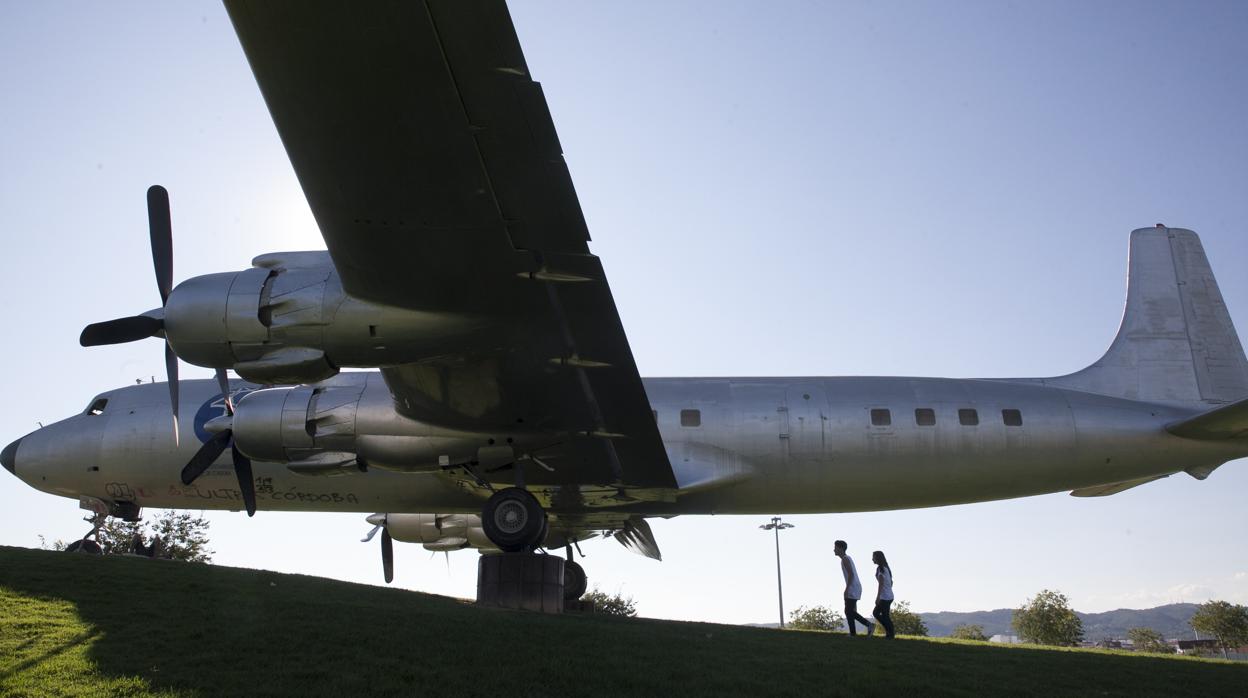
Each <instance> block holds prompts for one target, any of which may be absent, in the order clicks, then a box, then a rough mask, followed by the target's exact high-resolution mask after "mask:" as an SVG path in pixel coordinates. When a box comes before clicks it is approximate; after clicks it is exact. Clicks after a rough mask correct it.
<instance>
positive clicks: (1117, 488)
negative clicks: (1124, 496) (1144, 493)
mask: <svg viewBox="0 0 1248 698" xmlns="http://www.w3.org/2000/svg"><path fill="white" fill-rule="evenodd" d="M1166 477H1170V476H1169V475H1155V476H1153V477H1142V478H1140V479H1138V480H1124V481H1123V482H1110V483H1107V484H1104V485H1093V486H1092V487H1081V488H1079V489H1077V490H1073V491H1071V493H1070V496H1072V497H1108V496H1109V495H1111V494H1118V493H1119V492H1123V491H1125V490H1129V489H1131V488H1132V487H1139V486H1140V485H1147V484H1148V483H1150V482H1154V481H1156V480H1160V479H1162V478H1166Z"/></svg>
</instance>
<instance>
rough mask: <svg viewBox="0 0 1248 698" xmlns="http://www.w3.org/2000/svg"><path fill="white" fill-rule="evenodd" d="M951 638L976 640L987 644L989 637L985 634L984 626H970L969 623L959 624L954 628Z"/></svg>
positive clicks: (950, 634)
mask: <svg viewBox="0 0 1248 698" xmlns="http://www.w3.org/2000/svg"><path fill="white" fill-rule="evenodd" d="M949 637H952V638H954V639H955V640H975V641H978V642H987V641H988V636H987V635H985V634H984V626H982V625H969V624H967V623H959V624H958V625H957V626H955V627H954V628H953V632H951V633H949Z"/></svg>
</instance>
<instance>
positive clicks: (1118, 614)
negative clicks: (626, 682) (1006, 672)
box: [748, 603, 1196, 642]
mask: <svg viewBox="0 0 1248 698" xmlns="http://www.w3.org/2000/svg"><path fill="white" fill-rule="evenodd" d="M838 610H839V609H838ZM1195 612H1196V604H1194V603H1172V604H1166V605H1165V606H1158V607H1157V608H1142V609H1134V608H1120V609H1118V610H1116V611H1105V612H1104V613H1079V612H1078V611H1075V613H1076V614H1077V615H1078V616H1079V619H1080V620H1082V621H1083V639H1085V640H1090V641H1092V642H1096V641H1097V640H1106V639H1116V640H1122V639H1126V637H1127V631H1128V630H1130V629H1131V628H1152V629H1153V630H1156V631H1157V632H1159V633H1161V636H1162V637H1164V638H1166V639H1167V640H1172V639H1175V638H1182V639H1192V638H1195V635H1194V634H1193V633H1192V626H1191V625H1188V621H1190V620H1191V619H1192V614H1193V613H1195ZM919 615H920V616H922V618H923V622H924V623H926V624H927V631H928V634H929V635H931V636H932V637H945V636H948V635H949V634H950V633H952V632H953V629H954V627H956V626H958V625H961V624H963V623H965V624H967V625H982V626H984V634H985V635H987V636H988V637H992V636H993V635H1014V634H1015V632H1014V629H1013V628H1011V627H1010V621H1011V620H1013V618H1014V609H1012V608H998V609H997V610H995V611H969V612H966V613H962V612H958V611H940V612H938V613H920V614H919ZM748 625H750V626H753V627H759V628H775V627H778V625H779V624H778V623H749V624H748Z"/></svg>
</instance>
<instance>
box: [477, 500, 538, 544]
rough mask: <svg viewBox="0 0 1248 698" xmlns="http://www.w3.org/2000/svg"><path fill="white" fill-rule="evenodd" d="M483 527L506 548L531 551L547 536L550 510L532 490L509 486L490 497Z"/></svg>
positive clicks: (494, 540) (490, 536)
mask: <svg viewBox="0 0 1248 698" xmlns="http://www.w3.org/2000/svg"><path fill="white" fill-rule="evenodd" d="M481 527H482V528H483V529H484V530H485V535H486V537H488V538H489V539H490V541H491V542H492V543H494V545H497V546H498V547H499V549H500V550H502V551H503V552H508V553H517V552H521V551H530V550H533V549H534V548H536V547H537V546H539V545H541V543H542V541H543V540H545V538H546V533H547V524H546V511H545V510H544V509H542V505H541V504H540V503H538V501H537V498H536V497H534V496H533V495H531V494H529V492H528V490H525V489H521V488H519V487H508V488H507V489H504V490H499V491H497V492H495V493H494V494H493V495H491V496H490V498H489V500H487V501H486V503H485V510H484V511H483V512H481Z"/></svg>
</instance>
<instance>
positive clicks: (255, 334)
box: [163, 252, 494, 385]
mask: <svg viewBox="0 0 1248 698" xmlns="http://www.w3.org/2000/svg"><path fill="white" fill-rule="evenodd" d="M252 263H253V264H254V265H255V267H254V268H252V269H246V270H244V271H238V272H225V273H220V274H207V275H204V276H197V277H193V278H190V279H187V280H186V281H183V282H182V283H180V284H178V286H177V287H175V288H174V289H173V291H172V293H170V295H169V299H168V301H167V302H166V304H165V307H164V311H163V312H164V331H165V336H166V337H167V339H168V340H169V344H170V346H172V347H173V350H174V353H176V354H177V355H178V357H179V358H181V359H182V360H184V361H186V362H188V363H192V364H195V365H197V366H204V367H207V368H232V369H234V371H235V373H237V374H238V375H239V376H242V377H243V378H244V379H246V380H249V381H252V382H255V383H261V384H266V385H288V384H300V383H315V382H317V381H321V380H324V379H327V378H329V377H331V376H333V375H335V374H336V373H337V372H338V369H339V367H344V366H350V367H374V366H385V365H396V364H404V363H413V362H416V361H419V360H421V359H425V358H428V357H430V356H437V355H440V354H443V353H446V352H448V351H451V350H454V349H456V348H460V347H463V346H465V345H466V344H468V343H471V342H474V341H479V338H480V333H481V332H485V331H489V328H491V327H493V326H494V324H493V323H489V322H482V321H480V319H478V318H472V317H464V316H459V315H454V314H449V313H429V312H421V311H415V310H407V309H403V308H395V307H391V306H383V305H378V304H373V303H367V302H364V301H360V300H358V299H355V298H353V297H351V296H349V295H347V294H346V293H345V292H344V291H343V289H342V283H341V282H340V280H339V278H338V273H337V271H335V269H334V266H333V263H332V262H331V260H330V258H329V254H328V253H326V252H282V253H274V254H267V255H261V256H260V257H257V258H256V259H255V260H253V262H252Z"/></svg>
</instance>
